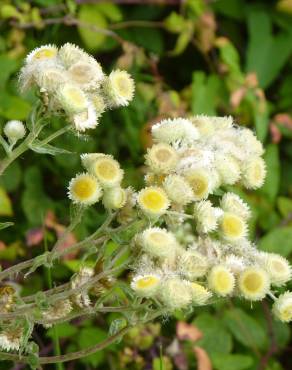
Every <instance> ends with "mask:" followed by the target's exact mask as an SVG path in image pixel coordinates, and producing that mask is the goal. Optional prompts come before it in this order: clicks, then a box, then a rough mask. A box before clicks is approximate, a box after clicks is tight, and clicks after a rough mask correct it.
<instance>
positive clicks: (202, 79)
mask: <svg viewBox="0 0 292 370" xmlns="http://www.w3.org/2000/svg"><path fill="white" fill-rule="evenodd" d="M0 31H1V32H0V124H1V126H3V124H4V123H5V122H6V121H7V120H10V119H19V120H24V121H25V120H26V118H27V116H28V114H29V111H30V108H31V105H32V104H33V102H34V100H35V96H34V95H33V94H28V95H25V96H21V95H20V93H19V92H18V88H17V74H18V71H19V68H20V67H21V65H22V60H23V57H24V56H25V55H26V53H28V52H29V51H30V50H32V49H33V48H35V47H38V46H40V45H42V44H46V43H54V44H56V45H58V46H59V45H62V44H63V43H65V42H72V43H75V44H77V45H79V46H80V47H82V48H85V50H87V51H88V52H90V53H92V54H93V55H94V56H95V57H96V59H97V60H98V61H100V62H101V63H102V65H103V66H104V68H105V69H106V72H108V71H110V70H111V69H112V68H113V67H114V68H121V69H127V70H128V71H129V72H130V73H131V74H132V75H133V77H134V79H135V81H136V96H135V99H134V101H133V102H132V103H131V104H130V106H129V107H128V108H124V109H118V110H116V111H114V112H110V113H106V114H105V115H104V116H103V117H102V120H101V123H100V125H99V126H98V127H97V129H95V130H94V132H92V133H90V135H89V136H86V137H84V136H83V137H80V138H79V137H74V136H72V135H69V134H68V135H67V136H63V137H62V138H60V139H58V140H59V143H58V142H56V144H57V146H62V147H65V148H66V149H68V150H69V151H70V152H71V154H63V155H59V156H56V157H53V156H48V155H43V156H40V155H38V154H37V153H33V152H29V153H26V154H25V155H23V156H22V157H21V158H20V159H18V160H17V161H16V163H14V164H13V165H12V166H11V167H10V168H9V169H8V170H7V172H6V173H5V175H4V176H3V177H2V178H1V180H0V217H1V221H13V222H15V225H14V227H13V229H12V228H10V229H7V231H6V230H4V231H2V233H1V237H0V260H1V265H2V268H5V267H8V266H10V265H11V264H14V263H16V262H17V261H19V260H21V259H26V258H30V257H31V256H35V255H37V254H39V253H42V252H43V251H44V245H45V244H46V243H45V242H48V243H49V245H51V244H52V243H53V242H54V240H55V239H56V237H57V235H58V234H60V233H62V230H63V229H64V226H63V225H66V224H67V223H68V219H69V201H68V199H67V197H66V187H67V184H68V181H69V180H70V178H71V177H72V176H74V174H75V173H76V172H78V171H81V166H80V161H79V154H80V153H82V152H94V151H96V152H99V151H105V152H106V153H111V154H113V155H114V156H115V157H116V158H118V159H119V160H120V161H121V162H122V166H123V168H124V169H125V170H126V181H127V184H128V185H132V186H134V187H135V188H139V187H141V186H142V184H143V153H144V151H145V148H146V147H147V146H148V145H149V144H150V137H149V130H150V127H151V125H152V124H153V123H154V122H157V121H158V120H159V119H161V118H163V117H176V116H181V115H185V114H189V113H193V114H208V115H215V114H216V115H232V116H234V118H235V121H236V122H237V123H238V125H244V126H248V127H250V128H251V129H253V130H255V131H256V133H257V135H258V137H259V139H260V140H262V141H263V142H264V144H265V148H266V153H265V160H266V162H267V167H268V176H267V180H266V183H265V185H264V186H263V188H262V189H260V190H258V191H256V192H247V191H243V190H242V189H239V188H236V189H232V190H234V191H236V192H238V193H239V194H240V195H241V196H242V197H244V199H245V200H246V201H247V202H248V203H249V204H250V206H251V207H252V209H253V212H254V217H253V219H252V222H251V225H250V237H251V238H253V239H255V240H256V241H257V243H258V245H259V248H261V249H264V250H267V251H269V252H272V251H275V252H277V253H280V254H282V255H284V256H286V257H289V256H290V257H291V255H292V199H291V195H292V141H291V139H292V58H291V56H292V1H291V0H279V1H266V0H262V1H261V0H254V1H244V0H214V1H212V0H210V1H208V0H205V1H204V0H184V1H179V0H168V1H167V0H165V1H163V0H158V1H154V0H152V1H147V0H140V1H139V0H118V1H109V2H100V1H94V0H91V1H86V0H76V1H74V0H63V1H62V0H34V1H32V0H31V1H24V0H1V1H0ZM63 124H64V122H60V121H58V120H52V123H51V130H54V129H56V128H57V127H61V125H63ZM2 154H3V153H2ZM102 217H103V214H102V209H93V208H90V210H89V211H88V212H87V214H86V215H85V217H84V222H83V223H82V226H80V227H79V228H78V230H77V231H76V232H75V234H71V235H70V236H69V238H68V239H67V240H66V243H65V244H64V247H66V246H67V245H70V243H72V242H74V240H76V239H80V238H82V237H83V236H84V235H86V234H87V233H88V232H89V231H90V230H93V229H94V228H95V227H96V225H97V224H98V223H100V221H101V219H102ZM78 263H79V260H78V255H77V256H76V255H73V256H70V259H67V260H64V261H60V263H59V265H58V266H57V267H56V268H55V269H54V270H53V275H54V278H55V280H56V281H60V282H61V281H64V280H66V279H68V277H69V276H70V274H71V273H72V271H75V270H76V269H77V268H78ZM19 279H20V280H19V282H20V283H21V284H24V288H23V293H24V294H29V293H32V292H35V291H37V290H38V289H40V288H43V289H46V288H47V287H48V282H47V279H46V277H45V274H42V272H40V273H38V274H34V275H33V276H32V277H30V278H29V279H27V280H26V281H24V282H23V280H22V279H21V278H20V277H19ZM290 288H292V287H290ZM114 318H115V317H114V316H113V315H109V316H108V317H106V318H104V317H96V318H94V319H86V320H82V319H79V320H77V321H76V322H74V323H72V324H69V323H66V324H62V325H59V327H58V334H59V337H60V343H61V348H62V352H63V353H66V352H67V351H72V350H77V349H80V348H84V347H86V346H89V345H93V344H95V343H97V342H98V341H100V340H102V339H103V338H105V337H106V335H107V327H108V323H110V322H111V321H112V320H113V319H114ZM52 336H53V331H52V330H48V331H43V330H41V329H40V330H39V331H38V332H36V333H35V336H34V337H35V341H36V342H37V343H38V344H39V346H40V351H41V354H42V355H48V354H52V351H53V348H52V345H51V344H50V342H51V338H52ZM291 352H292V342H291V328H289V326H288V325H285V324H282V323H279V322H276V321H274V320H273V319H272V318H271V315H270V309H269V305H268V302H264V303H262V304H254V305H253V307H250V305H248V304H243V303H242V302H240V301H236V302H234V301H232V300H230V301H229V302H227V303H226V302H224V303H221V302H218V304H217V305H215V307H212V308H209V307H202V308H199V309H196V310H195V312H193V313H192V314H190V315H189V316H188V317H185V316H182V315H181V314H177V315H176V317H175V318H171V319H167V320H166V321H165V322H164V323H162V324H159V323H155V324H151V325H147V326H146V327H141V328H135V329H133V330H132V332H130V334H129V335H127V336H126V337H125V338H124V340H123V341H122V342H121V343H117V344H115V345H113V346H111V347H109V349H108V350H106V351H103V352H100V353H96V354H94V355H91V356H89V357H86V358H84V359H82V360H80V361H75V362H72V363H68V364H65V365H63V368H64V369H65V368H66V369H70V370H71V369H72V370H73V369H103V370H105V369H110V370H120V369H129V370H140V369H141V370H142V369H149V370H150V369H154V370H171V369H178V370H187V369H190V370H191V369H199V370H210V369H211V364H212V366H213V368H214V369H216V370H264V369H266V370H281V369H287V370H289V369H292V360H291ZM22 368H24V367H23V366H20V365H18V366H17V365H16V366H14V365H12V364H11V363H8V362H4V361H2V362H0V369H14V370H16V369H18V370H20V369H22ZM48 368H50V366H48ZM51 368H53V366H52V367H51Z"/></svg>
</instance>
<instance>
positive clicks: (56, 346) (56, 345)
mask: <svg viewBox="0 0 292 370" xmlns="http://www.w3.org/2000/svg"><path fill="white" fill-rule="evenodd" d="M44 249H45V252H48V240H47V233H46V231H45V227H44ZM45 272H46V275H47V284H48V288H49V289H52V288H53V279H52V271H51V269H50V267H45ZM53 346H54V354H55V355H56V356H60V355H61V347H60V341H59V335H58V328H57V326H56V325H54V327H53ZM56 370H64V366H63V364H62V363H56Z"/></svg>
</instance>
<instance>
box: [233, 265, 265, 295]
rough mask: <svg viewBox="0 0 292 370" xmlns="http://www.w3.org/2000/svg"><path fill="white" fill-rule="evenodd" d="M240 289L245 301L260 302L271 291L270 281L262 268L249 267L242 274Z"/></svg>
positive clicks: (239, 283)
mask: <svg viewBox="0 0 292 370" xmlns="http://www.w3.org/2000/svg"><path fill="white" fill-rule="evenodd" d="M238 287H239V290H240V292H241V294H242V296H243V297H244V298H245V299H248V300H251V301H260V300H262V299H263V298H264V297H265V296H266V294H267V293H268V291H269V289H270V279H269V276H268V274H267V272H266V271H265V270H264V269H262V268H261V267H258V266H255V267H248V268H247V269H245V270H244V271H243V272H242V273H241V274H240V276H239V280H238Z"/></svg>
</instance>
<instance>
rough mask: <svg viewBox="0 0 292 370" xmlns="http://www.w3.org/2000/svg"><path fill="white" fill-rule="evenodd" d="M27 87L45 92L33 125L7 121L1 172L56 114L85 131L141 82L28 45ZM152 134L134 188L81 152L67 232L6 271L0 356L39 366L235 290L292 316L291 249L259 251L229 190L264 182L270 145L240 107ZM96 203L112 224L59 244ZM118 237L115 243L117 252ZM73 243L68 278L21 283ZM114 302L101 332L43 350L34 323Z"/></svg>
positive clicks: (104, 161) (247, 213)
mask: <svg viewBox="0 0 292 370" xmlns="http://www.w3.org/2000/svg"><path fill="white" fill-rule="evenodd" d="M20 85H21V87H22V89H28V88H33V87H37V89H38V92H39V96H40V99H39V103H38V105H37V106H36V109H35V110H34V113H33V115H32V117H33V118H32V122H31V123H30V124H29V125H26V128H25V126H24V124H23V123H21V122H18V121H11V122H9V123H7V124H6V126H5V128H4V134H5V135H6V137H7V139H8V142H7V141H5V139H4V138H2V143H3V146H4V147H5V148H6V149H7V153H8V159H5V160H4V164H3V165H2V171H4V169H5V168H6V167H7V165H8V164H9V163H11V161H12V160H14V159H15V158H17V156H18V155H20V154H21V153H23V151H25V150H26V149H27V148H33V149H34V150H35V151H39V152H41V150H40V149H39V148H40V147H42V148H46V145H47V144H48V142H49V141H50V140H48V138H47V139H43V140H42V141H39V139H37V137H38V134H39V133H40V132H41V130H42V127H43V125H45V124H48V123H47V121H46V120H47V118H48V117H49V116H50V115H54V114H60V115H62V117H64V118H65V119H66V120H67V121H68V124H69V127H70V130H73V131H75V132H83V131H85V130H87V129H90V128H94V127H96V126H97V124H98V119H99V118H100V116H101V114H102V113H103V111H104V110H105V109H107V108H109V109H111V108H113V107H118V106H125V105H127V104H128V103H129V101H130V100H131V99H132V97H133V91H134V84H133V81H132V79H131V77H130V76H129V75H128V73H127V72H124V71H113V72H111V73H110V75H109V76H108V77H107V76H105V74H104V73H103V71H102V68H101V66H100V65H99V64H98V63H97V62H96V61H95V60H94V59H93V58H92V57H91V56H89V55H87V54H86V53H85V52H84V51H82V50H81V49H79V48H78V47H76V46H74V45H71V44H65V45H64V46H62V47H61V48H60V49H57V48H56V47H55V46H52V45H46V46H43V47H41V48H38V49H36V50H34V51H33V52H32V53H30V54H29V55H28V56H27V58H26V62H25V66H24V67H23V69H22V71H21V74H20ZM66 127H67V126H66ZM60 130H61V132H63V129H60ZM27 131H28V132H29V133H28V136H27V137H26V138H25V139H24V141H23V142H22V143H21V144H20V145H19V146H16V147H15V149H13V147H14V146H15V145H16V143H17V141H18V140H21V139H23V138H24V137H25V135H26V133H27ZM57 135H59V133H58V132H56V133H55V134H53V137H52V138H54V137H56V136H57ZM28 138H29V139H28ZM152 139H153V145H152V147H151V148H149V149H148V150H147V153H146V154H145V165H146V174H145V187H144V188H142V189H140V190H137V191H136V190H134V189H132V188H130V187H128V188H125V187H124V185H123V178H124V171H123V169H122V168H121V166H120V164H119V162H118V161H117V160H116V159H115V158H113V157H112V156H111V155H109V154H104V153H84V154H81V156H80V160H81V163H82V166H83V172H82V173H78V174H76V175H74V176H73V178H72V179H71V181H70V183H69V184H68V197H69V199H70V200H71V201H72V209H73V212H72V218H71V224H70V225H69V226H68V230H67V231H66V232H65V233H64V235H62V236H61V237H60V239H59V240H57V242H56V243H55V245H54V246H53V247H52V249H51V250H50V251H49V252H46V253H44V254H42V255H40V256H38V257H36V258H33V259H31V260H27V261H24V262H21V263H20V264H18V265H15V266H12V267H10V268H8V269H6V270H3V271H1V272H0V280H1V281H2V284H3V287H2V288H1V291H0V295H1V301H0V326H1V332H0V347H1V348H2V349H3V352H2V353H1V354H0V356H1V358H3V359H10V360H14V361H16V362H17V361H20V362H26V363H29V364H30V365H31V366H32V367H37V366H38V365H39V364H47V363H54V362H64V361H70V360H73V359H77V358H80V357H83V356H85V355H88V354H90V353H94V352H96V351H98V350H101V349H103V348H104V347H106V346H107V345H110V344H111V343H113V342H114V341H116V340H117V339H118V338H120V337H121V336H123V335H124V334H125V333H126V332H127V331H128V330H130V328H131V327H133V326H136V325H138V324H140V323H145V322H149V321H152V320H154V319H155V318H157V317H161V316H165V315H171V314H173V313H174V312H175V311H176V310H182V311H183V312H189V311H191V310H192V309H193V308H194V307H196V306H204V305H208V304H212V303H214V302H217V301H218V300H220V299H228V298H232V297H238V298H240V299H245V300H247V301H249V302H253V301H260V300H263V299H264V298H265V297H269V298H270V299H271V300H272V301H273V313H274V315H275V316H276V317H277V318H278V319H279V320H281V321H283V322H289V321H291V320H292V293H291V292H284V293H283V288H282V286H284V285H285V284H286V283H287V282H288V281H289V280H290V279H291V267H290V265H289V263H288V261H287V260H286V259H285V258H284V257H282V256H280V255H277V254H273V253H267V252H262V251H259V250H258V249H257V247H256V245H255V244H254V243H253V242H252V241H250V240H249V238H248V221H249V219H250V217H251V210H250V208H249V206H248V205H247V204H246V203H245V202H244V201H243V200H242V199H241V198H240V197H239V196H238V195H237V194H235V193H233V192H231V191H229V186H230V185H240V186H242V187H244V188H247V189H257V188H259V187H260V186H262V184H263V183H264V180H265V175H266V169H265V162H264V160H263V159H262V155H263V153H264V149H263V147H262V144H261V143H260V142H259V141H258V140H257V138H256V137H255V135H254V134H253V133H252V132H251V131H250V130H249V129H247V128H243V127H241V126H237V125H236V124H235V123H234V121H233V119H232V117H208V116H204V115H199V116H195V117H186V118H175V119H165V120H162V121H161V122H159V123H157V124H155V125H154V126H153V127H152ZM36 147H38V149H37V150H36ZM7 163H8V164H7ZM97 203H100V204H101V205H102V206H103V208H104V212H105V214H106V217H105V221H104V223H103V224H102V225H101V226H98V227H97V228H96V230H95V231H94V232H93V233H92V234H91V235H88V236H87V237H86V238H85V239H83V240H81V241H78V242H77V243H75V244H73V245H72V246H70V247H68V248H67V249H61V248H60V245H61V242H62V240H63V239H64V238H65V237H66V235H67V233H68V232H70V231H72V230H73V229H74V228H75V227H76V226H77V225H78V224H79V223H80V222H82V215H83V212H86V211H87V209H88V208H89V207H94V206H95V205H96V204H97ZM110 241H113V242H114V243H115V244H116V245H117V249H116V250H115V251H114V252H111V253H109V251H108V245H109V242H110ZM73 251H80V252H81V253H82V258H81V267H80V269H79V271H78V272H76V273H75V274H74V275H73V276H72V277H71V279H70V281H69V282H67V283H65V284H63V285H59V286H55V287H52V288H51V289H49V290H46V291H40V292H38V293H36V294H33V295H31V296H23V295H22V294H21V290H17V289H15V288H14V286H13V284H12V281H13V280H11V279H13V277H15V276H16V275H17V274H19V273H20V272H22V271H26V273H25V275H24V277H26V276H27V275H29V274H31V273H33V272H34V271H35V270H36V269H38V268H39V267H41V266H45V267H47V268H52V267H53V266H54V263H55V262H56V261H58V259H60V258H62V257H63V256H65V255H66V254H69V253H71V252H73ZM125 256H126V257H125ZM121 257H124V262H123V263H120V262H119V260H120V258H121ZM118 262H119V263H118ZM121 272H124V274H122V275H121V274H120V273H121ZM126 273H128V274H126ZM8 279H10V280H8ZM202 309H203V308H202ZM108 312H116V313H119V314H120V315H121V318H120V319H117V320H115V321H113V323H112V325H111V327H110V329H109V337H108V338H107V339H105V340H104V342H101V343H97V344H96V345H95V346H93V347H90V348H87V349H85V350H81V351H78V352H73V353H68V354H66V355H60V356H53V357H42V356H39V355H38V350H37V346H36V344H35V343H34V342H33V340H32V332H33V330H34V327H35V326H36V325H42V326H43V327H45V328H48V327H51V326H54V325H55V324H58V323H61V322H66V321H70V320H72V319H74V318H77V317H80V316H86V315H88V316H90V315H96V314H106V313H108ZM4 351H6V352H4Z"/></svg>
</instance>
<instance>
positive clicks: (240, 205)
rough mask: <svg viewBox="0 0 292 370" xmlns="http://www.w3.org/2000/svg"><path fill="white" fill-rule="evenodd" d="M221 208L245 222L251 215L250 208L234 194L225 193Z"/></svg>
mask: <svg viewBox="0 0 292 370" xmlns="http://www.w3.org/2000/svg"><path fill="white" fill-rule="evenodd" d="M220 206H221V208H222V209H223V211H225V212H230V213H233V214H235V215H237V216H239V217H241V218H242V219H243V220H247V219H249V217H250V215H251V212H250V208H249V206H248V205H247V204H246V203H245V202H244V201H243V200H242V199H241V198H240V197H239V196H238V195H237V194H234V193H225V194H224V195H223V197H222V199H221V202H220Z"/></svg>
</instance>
